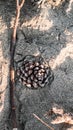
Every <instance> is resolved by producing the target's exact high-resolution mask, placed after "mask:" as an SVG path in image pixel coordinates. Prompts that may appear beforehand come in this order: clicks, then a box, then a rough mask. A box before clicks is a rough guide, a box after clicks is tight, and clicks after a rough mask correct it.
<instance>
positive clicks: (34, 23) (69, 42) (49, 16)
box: [0, 0, 73, 130]
mask: <svg viewBox="0 0 73 130" xmlns="http://www.w3.org/2000/svg"><path fill="white" fill-rule="evenodd" d="M58 2H59V3H58ZM14 18H15V3H14V2H13V1H12V0H10V1H9V0H8V1H2V0H0V129H1V130H11V124H12V123H11V121H10V120H9V118H8V117H9V112H10V103H9V101H10V99H9V89H10V86H9V59H10V56H9V47H10V39H11V33H12V32H11V28H12V26H13V23H14ZM19 54H21V55H22V56H21V55H19ZM36 54H41V55H42V56H43V57H44V58H45V59H46V60H47V61H48V62H49V64H50V66H51V68H52V70H53V72H54V81H53V82H52V84H51V86H45V87H44V88H39V89H36V90H32V89H28V88H26V87H25V86H23V85H22V84H21V83H20V82H19V81H18V82H17V83H16V90H15V97H16V106H17V111H16V114H17V120H18V123H19V124H20V128H19V130H29V129H30V130H40V129H42V130H48V129H49V128H47V127H46V126H45V125H43V124H42V123H41V122H40V121H38V120H37V119H36V118H35V117H34V116H33V113H34V114H36V115H38V116H39V117H40V118H41V119H42V120H44V121H45V122H47V123H48V124H49V125H50V126H52V127H53V128H54V130H73V0H70V1H68V0H66V1H63V3H61V2H60V1H57V0H56V2H52V0H50V4H49V2H45V3H42V5H39V6H37V5H36V4H35V5H33V4H30V2H29V0H26V2H25V5H24V7H23V9H22V11H21V18H20V24H19V28H18V31H17V43H16V52H15V61H18V60H19V59H22V58H23V57H24V56H25V55H36ZM16 66H17V64H15V68H16ZM50 109H53V110H54V113H53V114H51V115H49V116H48V115H47V114H46V112H48V111H49V110H50ZM45 115H46V116H45ZM65 117H66V118H65ZM59 118H60V119H59ZM49 130H50V129H49Z"/></svg>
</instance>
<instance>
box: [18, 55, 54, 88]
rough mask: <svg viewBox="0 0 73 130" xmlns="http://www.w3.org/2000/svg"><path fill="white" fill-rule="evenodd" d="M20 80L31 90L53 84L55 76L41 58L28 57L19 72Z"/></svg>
mask: <svg viewBox="0 0 73 130" xmlns="http://www.w3.org/2000/svg"><path fill="white" fill-rule="evenodd" d="M17 75H18V77H19V80H20V81H21V82H22V83H23V84H24V85H25V86H27V87H29V88H38V87H44V86H45V85H46V84H49V85H50V84H51V83H52V81H53V80H54V74H53V72H52V70H51V68H50V67H49V66H48V64H47V63H45V61H44V59H43V58H42V57H40V56H37V57H36V56H26V57H25V58H24V60H23V61H22V65H21V67H19V68H18V70H17Z"/></svg>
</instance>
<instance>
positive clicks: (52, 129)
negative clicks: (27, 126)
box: [33, 113, 54, 130]
mask: <svg viewBox="0 0 73 130" xmlns="http://www.w3.org/2000/svg"><path fill="white" fill-rule="evenodd" d="M33 116H34V117H35V118H36V119H37V120H39V121H40V122H41V123H42V124H44V125H45V126H46V127H47V128H49V129H51V130H54V128H52V127H51V126H49V125H48V124H47V123H46V122H44V121H43V120H42V119H41V118H39V117H38V116H37V115H36V114H34V113H33Z"/></svg>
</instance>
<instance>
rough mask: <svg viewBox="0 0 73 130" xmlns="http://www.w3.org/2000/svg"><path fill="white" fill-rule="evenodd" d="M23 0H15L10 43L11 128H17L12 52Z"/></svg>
mask: <svg viewBox="0 0 73 130" xmlns="http://www.w3.org/2000/svg"><path fill="white" fill-rule="evenodd" d="M24 2H25V0H22V1H21V3H20V4H19V0H16V18H15V23H14V27H13V34H12V41H11V45H10V104H11V119H12V127H13V130H17V120H16V112H15V110H16V108H15V100H14V90H15V81H14V78H15V71H14V54H15V46H16V31H17V26H18V22H19V17H20V10H21V8H22V6H23V4H24Z"/></svg>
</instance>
